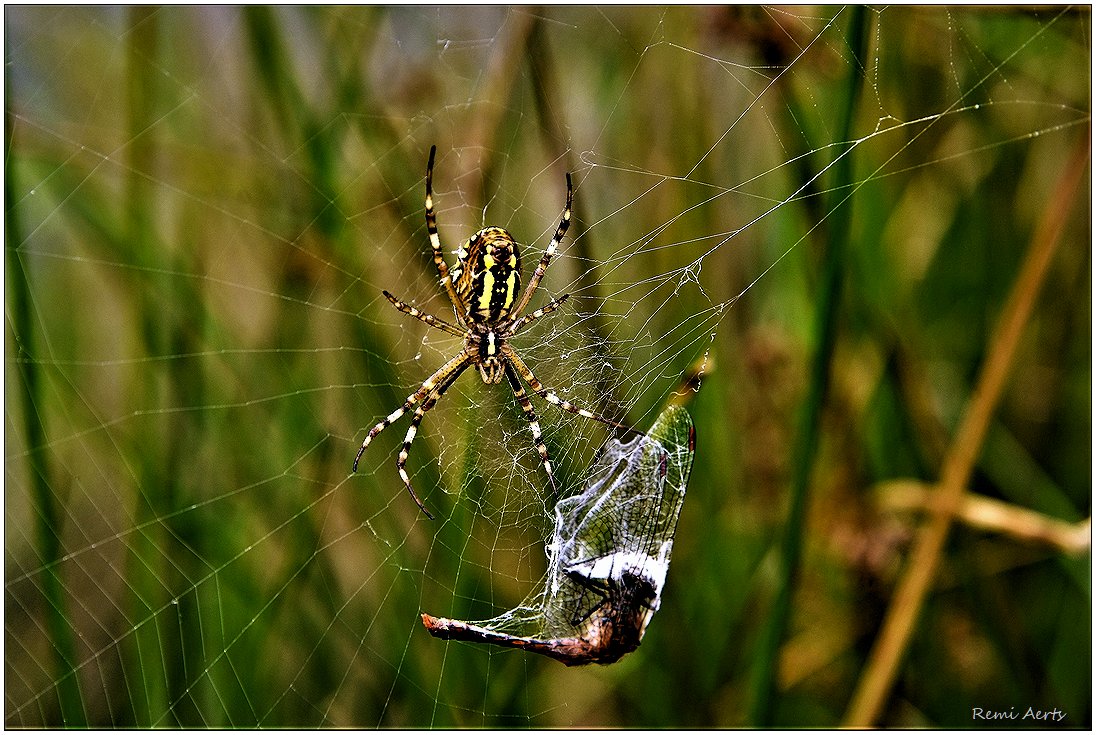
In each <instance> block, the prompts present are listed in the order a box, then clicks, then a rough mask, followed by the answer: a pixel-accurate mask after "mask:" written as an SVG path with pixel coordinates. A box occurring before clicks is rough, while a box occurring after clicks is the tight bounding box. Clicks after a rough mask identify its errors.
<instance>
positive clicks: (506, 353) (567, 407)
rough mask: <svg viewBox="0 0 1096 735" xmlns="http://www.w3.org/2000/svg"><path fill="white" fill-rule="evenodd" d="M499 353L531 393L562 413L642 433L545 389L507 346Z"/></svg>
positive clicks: (523, 362) (504, 344) (505, 344)
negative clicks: (512, 367) (567, 412)
mask: <svg viewBox="0 0 1096 735" xmlns="http://www.w3.org/2000/svg"><path fill="white" fill-rule="evenodd" d="M500 351H501V352H502V356H503V357H504V358H505V359H506V361H507V362H508V363H509V364H510V365H513V366H514V369H515V370H517V371H518V374H519V375H521V377H522V378H523V379H524V380H525V382H526V383H528V384H529V387H530V388H532V389H533V392H534V393H536V394H537V395H538V396H540V397H541V398H543V399H544V400H546V401H548V402H549V403H552V404H555V405H557V406H559V407H560V408H562V409H563V410H564V411H569V412H570V413H573V414H577V415H579V416H583V417H585V418H588V419H593V420H594V421H600V422H601V423H603V424H606V425H608V426H613V427H615V428H617V429H625V430H627V431H631V432H635V433H636V434H642V433H643V432H642V431H638V430H636V429H633V428H632V427H630V426H625V425H624V424H621V423H618V422H616V421H613V420H612V419H607V418H605V417H604V416H601V415H599V414H596V413H594V412H593V411H590V410H588V409H585V408H579V407H578V406H576V405H575V404H573V403H571V402H570V401H565V400H563V399H562V398H560V397H559V396H557V395H556V394H555V393H554V392H552V391H550V390H548V389H547V388H545V387H544V384H543V383H541V382H540V381H539V380H537V376H535V375H533V371H532V370H530V369H529V366H528V365H526V364H525V361H524V360H522V359H521V357H519V356H518V353H516V352H514V349H513V348H512V347H510V345H509V344H507V343H506V342H503V343H502V347H501V350H500Z"/></svg>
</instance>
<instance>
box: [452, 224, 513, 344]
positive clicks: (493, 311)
mask: <svg viewBox="0 0 1096 735" xmlns="http://www.w3.org/2000/svg"><path fill="white" fill-rule="evenodd" d="M457 257H458V258H459V259H460V271H459V273H457V274H454V276H455V280H456V284H455V285H456V289H457V296H458V297H459V298H460V300H461V303H462V304H464V305H465V308H466V309H467V317H468V318H469V319H470V320H471V321H473V322H480V323H486V324H495V323H497V322H499V321H501V320H503V319H505V318H506V317H507V316H508V315H509V314H510V310H511V309H513V308H514V304H515V303H516V302H517V300H518V295H519V292H520V290H521V256H520V255H519V254H518V246H517V243H515V242H514V238H512V237H510V233H509V232H507V231H506V230H504V229H502V228H501V227H488V228H486V229H483V230H480V231H479V232H477V233H476V234H475V235H473V236H472V237H471V238H469V240H468V243H467V244H466V245H465V246H464V247H463V248H461V249H460V250H459V251H458V252H457Z"/></svg>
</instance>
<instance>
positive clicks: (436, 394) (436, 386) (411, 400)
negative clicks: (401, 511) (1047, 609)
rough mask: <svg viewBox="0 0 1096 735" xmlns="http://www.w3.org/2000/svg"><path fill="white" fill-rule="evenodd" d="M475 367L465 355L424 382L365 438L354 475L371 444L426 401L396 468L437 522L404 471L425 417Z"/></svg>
mask: <svg viewBox="0 0 1096 735" xmlns="http://www.w3.org/2000/svg"><path fill="white" fill-rule="evenodd" d="M471 364H472V360H471V358H470V357H469V356H468V355H467V354H466V353H464V352H462V353H461V354H459V355H457V356H456V357H454V358H453V359H452V360H450V361H449V362H447V363H445V364H444V365H443V366H442V367H441V368H439V369H438V371H437V372H435V373H434V374H433V375H431V376H430V377H429V378H427V379H426V380H425V381H423V384H422V385H421V386H419V389H418V390H417V391H415V392H414V393H412V394H411V395H409V396H408V397H407V400H406V401H404V402H403V405H402V406H400V407H399V408H397V409H396V410H395V411H393V412H392V413H390V414H389V415H388V416H386V417H385V418H384V419H383V420H381V421H380V422H378V423H377V425H376V426H374V427H373V428H372V429H370V430H369V433H368V434H367V435H366V437H365V441H363V442H362V445H361V448H360V449H358V454H357V456H356V457H354V471H355V472H357V471H358V462H359V461H360V460H361V458H362V455H363V454H364V453H365V450H366V448H367V447H368V446H369V444H370V442H372V441H373V438H374V437H375V436H377V434H379V433H381V432H382V431H384V430H385V429H387V428H388V427H389V426H391V425H392V424H393V423H395V422H396V421H397V420H398V419H399V418H400V417H401V416H403V415H404V414H405V413H407V411H408V410H410V409H411V407H412V406H414V405H415V404H417V403H419V402H420V401H422V402H423V403H422V405H420V406H419V407H418V408H416V409H415V415H414V416H412V417H411V426H410V427H409V428H408V429H407V435H406V436H405V437H404V441H403V447H401V448H400V453H399V456H398V457H397V459H396V467H397V469H398V470H399V473H400V479H402V480H403V483H404V485H406V486H407V491H408V492H409V493H411V498H412V499H413V500H414V501H415V504H416V505H418V506H419V508H420V509H421V510H422V512H423V513H425V514H426V517H427V518H430V519H431V520H433V518H434V516H433V515H431V514H430V511H428V510H427V509H426V506H424V505H423V504H422V501H421V500H419V496H418V495H417V494H415V488H413V487H412V486H411V480H410V478H409V477H408V476H407V470H406V469H404V465H406V464H407V455H408V452H409V451H410V449H411V442H413V441H414V440H415V434H416V433H417V432H418V429H419V424H420V423H422V419H423V416H425V415H426V412H427V411H429V410H430V409H431V408H433V407H434V404H436V403H437V402H438V399H439V398H441V397H442V395H444V394H445V391H446V390H448V388H449V386H450V385H452V384H453V381H454V380H456V379H457V378H458V377H459V376H460V374H461V373H463V372H464V371H465V370H466V369H467V368H468V366H469V365H471ZM424 399H425V400H424Z"/></svg>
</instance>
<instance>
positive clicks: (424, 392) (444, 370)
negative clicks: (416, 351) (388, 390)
mask: <svg viewBox="0 0 1096 735" xmlns="http://www.w3.org/2000/svg"><path fill="white" fill-rule="evenodd" d="M466 360H468V356H467V355H466V354H465V353H464V352H462V353H461V354H459V355H457V356H456V357H454V358H453V359H452V360H450V361H449V362H447V363H445V364H444V365H442V366H441V368H440V369H439V370H438V371H437V372H435V373H434V374H433V375H431V376H430V377H429V378H427V379H426V380H425V381H424V382H423V384H422V385H420V386H419V389H418V390H417V391H415V392H414V393H412V394H411V395H409V396H408V397H407V400H406V401H404V402H403V405H402V406H400V407H399V408H397V409H396V410H395V411H393V412H392V413H390V414H388V415H387V416H385V417H384V419H383V420H381V421H380V422H378V423H377V425H376V426H374V427H373V428H372V429H370V430H369V433H368V434H367V435H366V437H365V441H363V442H362V446H361V449H359V450H358V454H357V456H356V457H354V471H355V472H357V471H358V462H359V461H360V460H361V458H362V455H363V454H365V448H366V447H368V446H369V443H370V442H371V441H373V437H375V436H376V435H377V434H379V433H381V432H382V431H384V430H385V429H387V428H388V427H389V426H391V425H392V424H393V423H395V422H396V421H397V420H398V419H399V418H400V416H403V415H404V414H405V413H407V411H408V410H409V409H410V408H411V407H412V406H414V405H415V404H416V403H418V402H419V401H421V400H422V399H423V398H426V396H428V395H430V393H432V392H433V391H434V388H435V387H436V386H437V385H438V383H439V382H441V381H443V380H445V378H446V377H447V376H448V375H449V374H450V373H451V372H452V371H454V370H457V369H458V368H459V369H463V368H464V367H466V366H464V365H462V364H461V363H463V362H464V361H466Z"/></svg>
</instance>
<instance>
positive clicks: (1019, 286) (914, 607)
mask: <svg viewBox="0 0 1096 735" xmlns="http://www.w3.org/2000/svg"><path fill="white" fill-rule="evenodd" d="M1090 150H1091V149H1090V143H1089V140H1088V137H1087V135H1086V136H1085V139H1084V140H1083V141H1082V142H1081V143H1080V144H1079V145H1078V146H1077V148H1076V150H1075V151H1074V153H1073V155H1072V157H1071V158H1070V159H1069V162H1068V163H1067V165H1066V167H1065V169H1064V171H1063V172H1062V175H1061V177H1060V178H1059V180H1058V184H1057V186H1056V187H1055V189H1054V192H1053V194H1052V195H1051V196H1050V197H1049V198H1048V199H1047V205H1046V208H1045V210H1044V212H1043V216H1042V218H1041V220H1040V221H1039V224H1038V226H1037V228H1036V230H1035V233H1034V234H1033V236H1032V240H1031V245H1030V246H1029V248H1028V252H1027V255H1026V257H1025V260H1024V263H1023V264H1022V266H1021V270H1020V274H1019V276H1018V277H1017V279H1016V283H1015V284H1013V288H1012V292H1011V293H1010V294H1009V297H1008V301H1007V302H1006V303H1005V306H1004V309H1003V310H1002V312H1001V317H1000V321H999V323H998V326H997V329H996V331H995V333H994V334H993V336H992V337H991V341H990V344H989V349H988V356H987V358H986V362H985V364H984V365H983V366H982V372H981V374H980V375H979V378H978V382H977V384H976V385H975V388H974V392H973V394H972V395H971V398H970V401H969V403H968V404H967V408H966V410H965V412H964V414H963V418H962V420H961V423H960V424H959V430H958V432H957V434H956V436H955V440H954V441H953V442H952V445H951V448H950V450H949V452H948V454H947V456H946V457H945V459H944V465H943V468H942V470H941V473H940V481H939V484H938V485H937V490H936V493H935V497H934V498H933V506H934V507H935V508H936V509H937V511H938V512H937V513H934V514H933V515H932V516H931V517H930V518H929V519H928V521H927V522H926V523H925V525H924V526H923V527H922V528H921V530H920V532H919V534H918V536H917V539H916V540H915V542H914V546H913V549H912V551H911V553H910V557H909V561H908V563H907V565H906V572H905V576H904V577H903V578H902V579H901V581H900V582H899V584H898V588H897V589H896V590H895V594H894V598H893V599H892V600H891V603H890V606H889V607H888V609H887V612H886V616H885V617H884V619H883V627H882V630H881V631H880V634H879V637H878V638H877V639H876V641H875V645H874V646H873V647H872V650H871V653H870V654H869V656H868V662H867V665H866V666H865V668H864V672H863V673H862V674H861V677H860V681H859V683H858V685H857V688H856V691H855V692H854V693H853V697H852V701H851V703H850V705H849V709H848V711H847V712H846V714H845V719H844V725H845V726H846V727H870V726H871V725H872V724H873V723H875V721H876V720H877V719H878V717H879V713H880V711H881V709H882V707H883V704H884V703H885V702H886V699H887V695H888V693H889V692H890V689H891V686H892V685H893V684H894V679H895V676H896V674H897V671H898V665H899V664H900V663H901V660H902V656H903V654H904V653H905V651H906V648H907V646H908V644H909V641H910V639H911V637H912V635H913V631H914V628H915V625H916V623H917V619H918V617H919V616H920V612H921V607H922V605H923V604H924V601H925V595H926V593H927V591H928V589H929V585H930V584H931V582H932V579H933V577H934V576H935V573H936V567H937V565H938V564H939V562H940V555H941V552H942V551H943V548H944V542H945V541H946V540H947V535H948V530H949V529H950V528H951V522H952V519H953V518H954V517H955V515H956V511H957V510H958V509H959V507H960V505H961V503H962V500H963V491H964V489H965V488H966V486H967V483H968V481H969V479H970V474H971V470H972V468H973V467H974V463H975V462H976V461H977V459H978V456H979V454H980V452H981V450H982V443H983V441H984V440H985V436H986V430H987V428H988V427H989V423H990V419H991V417H992V416H993V411H994V408H995V407H996V405H997V402H998V400H999V398H1000V396H1001V391H1002V388H1003V387H1004V384H1005V379H1006V378H1007V376H1008V372H1009V367H1010V366H1011V364H1012V360H1013V358H1014V357H1015V355H1016V348H1017V345H1018V344H1019V342H1020V337H1021V335H1022V334H1023V331H1024V325H1025V324H1026V323H1027V321H1028V318H1029V317H1030V315H1031V311H1032V308H1033V306H1034V303H1035V299H1036V296H1037V295H1038V293H1039V290H1040V287H1041V286H1042V283H1043V280H1044V279H1045V277H1046V273H1047V270H1048V269H1049V266H1050V262H1051V258H1052V256H1053V255H1054V252H1055V250H1056V248H1057V245H1058V242H1059V240H1060V239H1061V235H1062V231H1063V229H1064V227H1065V222H1066V217H1067V215H1068V214H1069V210H1070V208H1071V206H1072V205H1073V204H1074V203H1075V201H1076V195H1077V191H1078V188H1079V186H1080V184H1081V181H1082V180H1083V176H1084V173H1085V171H1086V170H1087V168H1088V163H1089V157H1090Z"/></svg>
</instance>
